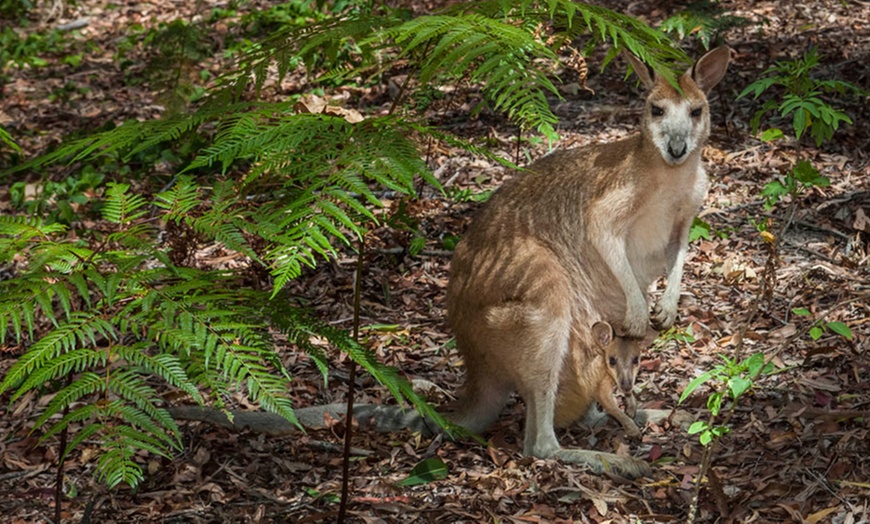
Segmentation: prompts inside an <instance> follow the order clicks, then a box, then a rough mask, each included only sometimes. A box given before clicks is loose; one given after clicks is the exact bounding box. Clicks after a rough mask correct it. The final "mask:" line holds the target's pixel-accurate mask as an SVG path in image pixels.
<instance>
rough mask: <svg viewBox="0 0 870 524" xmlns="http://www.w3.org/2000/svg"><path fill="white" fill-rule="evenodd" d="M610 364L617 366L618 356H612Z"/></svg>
mask: <svg viewBox="0 0 870 524" xmlns="http://www.w3.org/2000/svg"><path fill="white" fill-rule="evenodd" d="M610 365H611V366H613V367H616V357H610Z"/></svg>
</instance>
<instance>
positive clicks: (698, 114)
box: [692, 107, 704, 118]
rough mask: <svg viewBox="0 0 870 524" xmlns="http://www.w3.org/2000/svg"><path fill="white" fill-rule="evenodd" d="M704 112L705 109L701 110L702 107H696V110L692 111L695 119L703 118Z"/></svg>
mask: <svg viewBox="0 0 870 524" xmlns="http://www.w3.org/2000/svg"><path fill="white" fill-rule="evenodd" d="M703 111H704V109H703V108H701V107H696V108H695V109H692V116H693V117H695V118H698V117H699V116H701V113H702V112H703Z"/></svg>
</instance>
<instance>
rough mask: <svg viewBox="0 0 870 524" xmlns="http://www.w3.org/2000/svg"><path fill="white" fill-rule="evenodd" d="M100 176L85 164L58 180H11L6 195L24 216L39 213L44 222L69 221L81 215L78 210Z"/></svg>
mask: <svg viewBox="0 0 870 524" xmlns="http://www.w3.org/2000/svg"><path fill="white" fill-rule="evenodd" d="M104 179H105V175H104V174H103V173H100V172H98V171H97V170H95V169H94V168H93V167H91V166H86V167H85V168H83V169H82V170H81V172H80V173H78V174H76V175H70V176H69V177H67V178H66V179H65V180H63V181H62V182H54V181H51V180H47V181H44V182H42V183H39V184H28V183H26V182H15V183H14V184H12V186H11V187H10V188H9V194H10V196H11V203H12V205H13V206H14V207H15V208H17V209H21V210H23V211H25V212H26V213H27V214H28V215H38V216H43V217H44V219H45V221H46V223H53V222H58V221H59V222H63V223H65V224H70V223H72V222H74V221H75V220H77V219H78V218H79V217H80V216H81V215H82V213H81V212H80V211H82V210H83V208H84V209H86V208H87V206H88V205H89V204H90V203H91V200H92V199H93V198H94V197H95V196H96V193H97V190H98V188H100V186H101V185H102V183H103V180H104ZM30 191H33V193H32V194H31V193H30Z"/></svg>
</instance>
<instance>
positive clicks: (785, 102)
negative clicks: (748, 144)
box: [737, 48, 863, 208]
mask: <svg viewBox="0 0 870 524" xmlns="http://www.w3.org/2000/svg"><path fill="white" fill-rule="evenodd" d="M818 65H819V57H818V54H817V52H816V49H815V48H810V49H809V50H807V51H806V52H805V53H804V54H803V55H802V56H800V57H799V58H796V59H794V60H788V61H779V62H777V63H776V64H775V65H773V66H772V67H770V68H769V69H767V70H766V71H765V72H764V73H763V74H762V77H761V78H759V79H758V80H756V81H755V82H753V83H751V84H750V85H748V86H747V87H746V88H745V89H744V90H743V92H741V93H740V95H739V96H738V97H737V98H738V99H740V98H744V97H746V96H749V95H750V94H751V95H752V96H753V98H754V99H756V100H757V99H758V98H759V97H760V96H761V95H762V94H767V93H768V91H769V90H772V89H775V90H777V91H778V92H779V93H781V95H780V96H778V97H777V96H772V97H769V98H767V99H766V100H765V101H764V102H763V103H762V105H761V108H760V109H759V110H758V111H757V112H756V113H755V115H754V116H753V117H752V120H751V125H752V130H753V132H757V131H758V128H759V127H760V125H761V119H762V118H763V117H765V116H767V115H769V114H770V113H778V117H779V118H780V119H785V118H787V117H789V116H790V117H791V128H792V131H793V133H794V137H795V141H796V143H797V144H798V145H799V144H800V142H801V139H802V138H803V137H805V136H807V134H809V136H811V137H812V138H813V140H814V142H815V144H816V146H817V147H819V146H821V145H822V144H823V143H825V142H827V141H829V140H831V139H832V138H833V136H834V132H835V131H836V130H837V129H838V128H839V127H840V124H843V123H846V124H851V123H852V119H851V118H849V116H848V115H847V114H846V113H845V112H844V111H843V110H840V109H837V108H835V107H833V106H832V105H831V104H830V103H829V102H828V101H826V100H825V96H828V95H846V94H849V93H852V94H860V93H863V91H862V90H861V89H860V88H858V87H857V86H855V85H852V84H850V83H848V82H844V81H842V80H821V79H817V78H814V77H813V76H811V74H812V72H813V70H814V69H815V68H816V67H817V66H818ZM784 136H785V133H784V132H783V131H782V129H781V128H779V127H771V128H769V129H766V130H764V132H763V133H762V134H761V139H762V140H763V141H765V142H771V141H774V140H779V139H781V138H783V137H784ZM828 185H830V180H829V179H828V178H827V177H824V176H822V175H821V173H820V172H819V170H818V168H816V167H815V166H814V165H812V163H810V162H809V161H807V160H805V159H800V158H799V159H798V160H797V161H796V162H795V165H794V167H793V168H792V169H791V170H790V171H789V172H787V173H786V174H785V176H784V177H783V179H782V181H779V180H774V181H772V182H770V183H768V184H767V185H766V186H765V187H764V190H763V191H762V196H764V199H765V206H766V207H768V208H771V207H773V206H774V205H776V203H777V202H779V201H780V200H781V199H782V197H783V196H786V195H790V196H791V197H792V198H794V199H795V200H796V199H797V197H798V196H800V194H802V193H803V192H804V191H805V190H806V189H810V188H812V187H826V186H828Z"/></svg>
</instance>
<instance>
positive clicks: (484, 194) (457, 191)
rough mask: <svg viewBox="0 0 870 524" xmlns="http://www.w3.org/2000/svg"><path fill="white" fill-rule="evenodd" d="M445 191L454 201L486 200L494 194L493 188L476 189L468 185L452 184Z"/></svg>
mask: <svg viewBox="0 0 870 524" xmlns="http://www.w3.org/2000/svg"><path fill="white" fill-rule="evenodd" d="M445 191H446V193H447V197H448V198H449V199H451V200H453V201H454V202H486V201H487V200H489V197H491V196H492V190H491V189H485V190H483V191H475V190H473V189H471V188H468V187H458V186H451V187H449V188H447V189H446V190H445Z"/></svg>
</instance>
